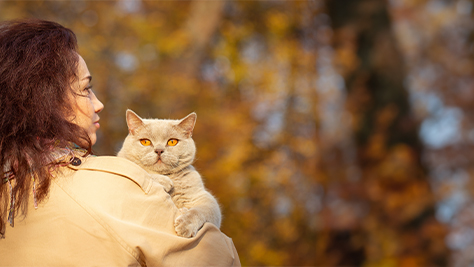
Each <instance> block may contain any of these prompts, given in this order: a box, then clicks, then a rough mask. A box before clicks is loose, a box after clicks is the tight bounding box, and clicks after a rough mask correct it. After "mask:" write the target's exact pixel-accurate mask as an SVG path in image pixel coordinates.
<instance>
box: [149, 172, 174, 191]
mask: <svg viewBox="0 0 474 267" xmlns="http://www.w3.org/2000/svg"><path fill="white" fill-rule="evenodd" d="M150 175H151V178H152V179H153V180H155V181H156V182H158V183H159V184H161V185H162V186H163V189H165V191H166V192H167V193H169V192H171V190H173V186H174V185H173V181H171V179H170V178H169V177H168V176H165V175H161V174H156V173H153V174H150Z"/></svg>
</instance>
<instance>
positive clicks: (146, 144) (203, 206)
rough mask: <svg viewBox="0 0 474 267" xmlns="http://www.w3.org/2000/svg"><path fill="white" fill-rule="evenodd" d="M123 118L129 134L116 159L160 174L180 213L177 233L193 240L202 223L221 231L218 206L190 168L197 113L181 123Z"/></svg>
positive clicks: (176, 225)
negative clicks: (219, 228) (209, 224)
mask: <svg viewBox="0 0 474 267" xmlns="http://www.w3.org/2000/svg"><path fill="white" fill-rule="evenodd" d="M126 117H127V125H128V129H129V134H128V136H127V137H126V138H125V141H124V143H123V146H122V149H121V150H120V151H119V153H118V155H117V156H119V157H124V158H127V159H129V160H131V161H133V162H135V163H136V164H138V165H140V166H141V167H142V168H144V169H145V170H147V171H148V172H150V173H156V174H161V175H159V176H158V177H159V179H158V181H159V182H160V183H161V184H162V185H163V187H164V188H165V190H166V191H167V192H169V193H170V196H171V198H172V199H173V202H174V203H175V205H176V206H177V207H178V208H179V209H180V212H181V215H179V216H178V217H177V218H176V219H175V222H174V225H175V230H176V233H177V234H178V235H179V236H183V237H192V236H195V235H196V233H197V231H198V230H199V229H200V228H201V227H202V225H203V224H204V223H205V222H210V223H213V224H214V225H216V226H217V227H220V224H221V212H220V208H219V204H218V203H217V201H216V199H215V198H214V197H213V196H212V195H211V194H210V193H209V192H207V191H206V189H205V188H204V184H203V182H202V179H201V175H199V173H198V172H197V171H196V170H195V169H194V167H193V166H192V165H191V164H192V163H193V161H194V156H195V154H196V146H195V145H194V141H193V139H192V138H191V137H192V134H193V129H194V125H195V123H196V117H197V116H196V113H191V114H189V115H188V116H187V117H185V118H184V119H181V120H162V119H142V118H140V117H139V116H138V115H137V114H136V113H135V112H133V111H131V110H127V116H126ZM154 177H156V175H155V176H154Z"/></svg>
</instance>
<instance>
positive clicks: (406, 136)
mask: <svg viewBox="0 0 474 267" xmlns="http://www.w3.org/2000/svg"><path fill="white" fill-rule="evenodd" d="M326 2H327V8H328V13H329V16H330V17H331V20H332V24H333V29H334V33H335V40H334V41H335V49H336V51H342V50H345V51H346V52H347V51H350V52H351V53H353V54H355V55H356V56H355V58H356V60H355V62H356V63H355V64H353V65H350V64H343V63H341V71H342V73H343V75H344V79H345V81H346V87H347V90H348V100H347V101H348V102H347V107H348V110H349V112H350V113H351V114H352V117H353V123H354V124H353V132H354V134H355V140H356V146H357V162H358V165H359V168H360V170H361V173H362V177H361V181H360V186H361V189H362V190H360V191H358V192H362V193H361V194H360V195H358V196H354V197H356V198H360V199H363V200H364V201H365V202H366V203H367V205H368V207H369V210H368V211H367V218H366V219H365V220H364V222H362V225H361V226H360V227H361V231H362V232H363V234H362V235H363V236H364V237H363V238H364V239H365V244H364V250H365V255H366V257H367V258H366V259H365V262H364V263H365V264H368V266H372V265H385V264H394V266H412V265H416V266H433V265H436V266H439V265H445V264H446V262H447V249H446V248H445V245H444V235H445V230H444V227H443V226H442V225H441V224H440V223H439V222H437V221H436V219H435V216H434V211H435V206H434V198H433V194H432V192H431V191H430V186H429V180H428V176H427V172H426V171H425V168H424V166H423V165H422V163H421V152H422V145H421V143H420V141H419V138H418V125H417V123H416V120H415V119H414V117H413V115H412V113H411V111H410V105H409V102H408V96H407V91H406V90H405V88H404V86H403V81H404V77H405V74H404V66H403V61H402V56H401V54H400V52H399V51H398V48H397V46H396V40H395V39H394V37H393V34H392V31H391V25H390V16H389V14H388V10H387V1H384V0H353V1H344V0H331V1H330V0H328V1H326ZM336 54H341V53H338V52H336Z"/></svg>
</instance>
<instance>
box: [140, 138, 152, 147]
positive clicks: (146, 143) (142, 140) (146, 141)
mask: <svg viewBox="0 0 474 267" xmlns="http://www.w3.org/2000/svg"><path fill="white" fill-rule="evenodd" d="M140 143H141V144H142V145H144V146H149V145H151V141H150V140H148V139H141V140H140Z"/></svg>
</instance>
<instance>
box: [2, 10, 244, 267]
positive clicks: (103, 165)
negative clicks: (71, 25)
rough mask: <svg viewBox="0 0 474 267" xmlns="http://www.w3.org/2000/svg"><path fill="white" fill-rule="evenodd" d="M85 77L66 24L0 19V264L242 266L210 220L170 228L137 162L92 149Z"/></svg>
mask: <svg viewBox="0 0 474 267" xmlns="http://www.w3.org/2000/svg"><path fill="white" fill-rule="evenodd" d="M91 80H92V76H91V74H90V72H89V70H88V68H87V64H86V62H85V61H84V59H83V58H82V57H81V56H80V55H79V54H78V52H77V41H76V37H75V35H74V33H73V32H72V31H71V30H69V29H67V28H65V27H63V26H61V25H59V24H57V23H54V22H50V21H44V20H36V19H34V20H18V21H7V22H2V23H0V131H1V132H0V165H1V166H2V169H0V170H2V171H1V172H0V174H1V176H0V177H1V179H2V182H1V183H0V201H1V203H0V237H1V239H0V259H1V260H0V263H1V265H7V266H32V265H34V266H37V265H43V266H58V265H61V266H63V265H72V266H74V265H80V266H90V265H107V266H146V265H149V266H158V265H160V266H161V265H170V266H176V265H193V266H199V265H200V266H205V265H206V266H208V265H219V266H232V265H234V266H235V265H237V266H238V265H240V262H239V258H238V255H237V252H236V250H235V247H234V245H233V243H232V241H231V239H230V238H228V237H227V236H225V235H224V234H222V233H221V232H220V231H219V229H218V228H217V227H215V226H213V225H211V224H205V225H204V227H203V228H202V229H201V230H200V231H199V232H198V233H197V235H196V236H195V237H193V238H182V237H179V236H177V235H176V233H175V231H174V218H175V216H176V214H177V212H178V210H177V208H176V206H175V205H174V204H173V202H172V200H171V198H170V196H169V195H168V194H167V192H166V191H165V190H164V189H163V186H161V185H160V184H159V183H157V182H155V180H154V179H153V177H152V176H150V175H149V174H148V173H147V172H146V171H145V170H143V169H142V168H141V167H139V166H138V165H136V164H134V163H132V162H130V161H128V160H126V159H124V158H118V157H100V156H99V157H95V156H91V155H90V154H91V147H92V145H93V144H94V143H95V142H96V140H97V138H96V131H97V130H98V129H99V128H100V124H99V122H100V116H99V113H100V111H101V110H102V109H103V108H104V105H103V104H102V103H101V102H100V101H99V99H97V97H96V96H95V94H94V93H93V91H92V89H91Z"/></svg>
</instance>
